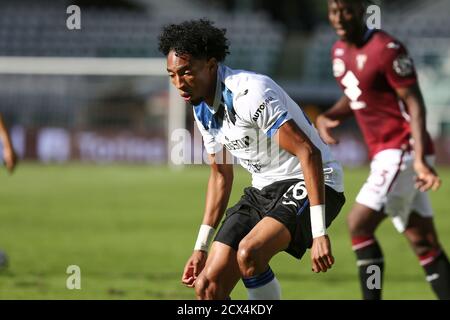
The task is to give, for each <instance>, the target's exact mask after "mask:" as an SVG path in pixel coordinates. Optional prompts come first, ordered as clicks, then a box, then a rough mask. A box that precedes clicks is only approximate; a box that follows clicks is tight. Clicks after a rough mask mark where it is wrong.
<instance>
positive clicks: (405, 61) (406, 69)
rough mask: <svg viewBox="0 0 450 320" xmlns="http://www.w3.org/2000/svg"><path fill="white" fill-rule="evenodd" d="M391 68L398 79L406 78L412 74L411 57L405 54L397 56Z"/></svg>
mask: <svg viewBox="0 0 450 320" xmlns="http://www.w3.org/2000/svg"><path fill="white" fill-rule="evenodd" d="M392 67H393V68H394V71H395V73H397V74H398V75H399V76H400V77H408V76H410V75H412V74H413V72H414V63H413V61H412V59H411V57H409V56H408V55H406V54H403V55H400V56H398V57H397V59H395V60H394V62H393V65H392Z"/></svg>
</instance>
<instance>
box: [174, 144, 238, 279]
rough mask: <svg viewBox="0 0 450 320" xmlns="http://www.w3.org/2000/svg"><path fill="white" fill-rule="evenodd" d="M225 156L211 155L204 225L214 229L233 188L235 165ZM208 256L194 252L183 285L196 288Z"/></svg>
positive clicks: (199, 251)
mask: <svg viewBox="0 0 450 320" xmlns="http://www.w3.org/2000/svg"><path fill="white" fill-rule="evenodd" d="M225 154H226V151H225V149H224V150H223V152H221V153H220V154H216V155H209V161H210V164H211V172H210V175H209V180H208V189H207V191H206V204H205V212H204V214H203V221H202V225H204V226H210V227H212V228H214V229H216V228H217V226H218V225H219V223H220V220H222V217H223V214H224V213H225V209H226V208H227V205H228V200H229V198H230V194H231V188H232V186H233V165H232V164H226V162H225V159H224V158H222V157H225ZM218 157H221V160H224V161H218V159H219V158H218ZM207 228H209V227H207ZM212 231H213V230H212ZM207 256H208V254H207V250H206V249H205V250H194V252H193V253H192V255H191V257H190V258H189V259H188V261H187V263H186V265H185V267H184V271H183V276H182V277H181V282H182V283H184V284H185V285H186V286H188V287H191V288H192V287H194V286H195V280H196V279H197V276H198V275H199V274H200V272H201V271H202V270H203V268H204V267H205V263H206V258H207Z"/></svg>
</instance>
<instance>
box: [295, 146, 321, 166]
mask: <svg viewBox="0 0 450 320" xmlns="http://www.w3.org/2000/svg"><path fill="white" fill-rule="evenodd" d="M297 158H299V159H300V161H302V162H305V161H308V162H309V161H313V162H315V161H320V162H321V161H322V153H321V152H320V150H319V148H317V147H316V146H315V145H313V144H312V143H304V144H303V145H302V146H301V147H300V148H298V151H297Z"/></svg>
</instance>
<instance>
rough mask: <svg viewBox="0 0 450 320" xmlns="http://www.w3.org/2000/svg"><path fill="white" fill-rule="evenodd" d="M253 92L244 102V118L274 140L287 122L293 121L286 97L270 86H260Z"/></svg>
mask: <svg viewBox="0 0 450 320" xmlns="http://www.w3.org/2000/svg"><path fill="white" fill-rule="evenodd" d="M252 91H253V92H251V93H250V92H249V94H248V97H246V99H245V100H244V99H243V101H242V103H245V104H246V105H245V107H244V108H243V109H245V110H246V112H245V113H244V114H243V115H242V117H243V118H244V120H245V121H246V122H248V123H250V124H251V125H252V126H253V127H257V128H259V129H261V130H262V131H263V132H264V133H265V134H266V135H267V136H268V137H269V138H272V137H273V136H274V135H275V133H276V132H277V130H278V129H279V128H280V127H281V126H282V125H283V124H284V123H285V122H287V121H289V120H290V119H292V117H291V116H290V114H289V112H288V109H287V107H286V101H285V97H284V96H283V95H282V94H280V93H279V92H278V90H276V89H275V88H272V87H270V86H264V85H260V86H259V87H256V88H253V90H252Z"/></svg>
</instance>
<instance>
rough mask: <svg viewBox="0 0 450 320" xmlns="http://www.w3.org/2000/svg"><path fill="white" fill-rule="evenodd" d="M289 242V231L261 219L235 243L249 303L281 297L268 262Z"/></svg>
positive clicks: (270, 220) (269, 218)
mask: <svg viewBox="0 0 450 320" xmlns="http://www.w3.org/2000/svg"><path fill="white" fill-rule="evenodd" d="M290 241H291V234H290V232H289V230H288V229H287V228H286V226H285V225H283V224H282V223H281V222H279V221H277V220H275V219H274V218H271V217H265V218H263V219H262V220H261V221H260V222H259V223H258V224H257V225H256V226H255V227H254V228H253V229H252V230H251V231H250V233H249V234H248V235H247V236H245V238H244V239H242V241H241V242H240V243H239V249H238V254H237V262H238V265H239V269H240V273H241V275H242V278H243V282H244V284H245V286H246V287H247V290H248V294H249V299H251V300H277V299H280V298H281V289H280V284H279V282H278V280H277V278H276V277H275V275H274V273H273V272H272V270H271V269H270V266H269V261H270V259H271V258H272V257H273V256H274V255H275V254H276V253H278V252H280V251H283V250H285V249H286V248H287V247H288V245H289V242H290Z"/></svg>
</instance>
